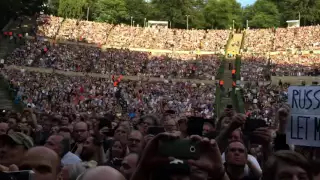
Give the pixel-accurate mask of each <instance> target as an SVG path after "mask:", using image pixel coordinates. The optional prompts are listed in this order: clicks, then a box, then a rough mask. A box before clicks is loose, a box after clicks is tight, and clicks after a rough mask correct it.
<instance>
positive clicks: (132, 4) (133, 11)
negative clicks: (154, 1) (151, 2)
mask: <svg viewBox="0 0 320 180" xmlns="http://www.w3.org/2000/svg"><path fill="white" fill-rule="evenodd" d="M125 4H126V9H127V13H128V15H129V16H132V17H133V18H134V21H135V22H136V24H140V25H141V26H143V25H144V18H146V20H147V16H148V8H147V2H146V1H145V0H125ZM130 20H131V19H128V20H127V22H126V23H127V24H130V23H131V22H130Z"/></svg>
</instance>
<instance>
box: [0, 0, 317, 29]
mask: <svg viewBox="0 0 320 180" xmlns="http://www.w3.org/2000/svg"><path fill="white" fill-rule="evenodd" d="M8 1H9V3H7V1H6V3H4V2H3V1H0V4H1V5H2V6H1V7H0V8H2V9H3V11H1V13H2V15H3V16H2V17H3V19H7V18H8V17H10V16H12V15H13V14H15V13H16V12H22V13H27V14H28V13H29V14H30V13H33V12H35V11H37V10H39V8H40V7H41V5H43V4H46V6H44V7H47V8H46V9H45V11H47V12H46V13H48V14H52V15H56V16H62V17H68V18H75V19H87V16H88V19H89V20H91V21H99V22H108V23H113V24H120V23H125V24H131V17H132V20H134V21H135V25H140V26H143V25H144V21H145V20H161V21H169V22H170V24H171V27H172V28H186V24H187V17H188V23H189V28H196V29H228V28H230V27H232V26H233V23H234V26H235V27H236V28H244V27H245V26H246V23H247V21H248V24H249V26H250V27H251V28H270V27H279V26H286V21H287V20H294V19H298V18H299V13H300V17H301V25H304V26H307V25H316V24H319V22H320V0H281V1H280V0H257V1H256V2H255V3H254V4H253V5H251V6H247V7H241V5H240V3H238V2H237V1H236V0H170V1H168V0H8ZM44 1H45V2H44ZM42 8H43V6H42ZM8 10H9V11H8Z"/></svg>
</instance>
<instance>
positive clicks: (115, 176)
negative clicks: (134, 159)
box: [80, 166, 125, 180]
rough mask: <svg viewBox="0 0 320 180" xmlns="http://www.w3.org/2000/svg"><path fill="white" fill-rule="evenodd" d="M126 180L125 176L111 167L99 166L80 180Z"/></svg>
mask: <svg viewBox="0 0 320 180" xmlns="http://www.w3.org/2000/svg"><path fill="white" fill-rule="evenodd" d="M91 179H94V180H125V178H124V176H123V175H122V174H121V173H120V172H119V171H117V170H116V169H114V168H112V167H109V166H98V167H96V168H92V169H89V170H88V171H87V172H85V173H84V174H83V176H82V177H81V178H80V180H91Z"/></svg>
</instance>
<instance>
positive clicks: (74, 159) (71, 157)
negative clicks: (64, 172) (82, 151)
mask: <svg viewBox="0 0 320 180" xmlns="http://www.w3.org/2000/svg"><path fill="white" fill-rule="evenodd" d="M80 162H81V159H80V158H79V157H78V156H77V155H75V154H73V153H72V152H70V151H69V152H68V153H67V154H65V155H64V156H63V157H62V158H61V164H62V165H63V166H65V165H70V164H77V163H80Z"/></svg>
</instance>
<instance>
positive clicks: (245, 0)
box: [237, 0, 256, 6]
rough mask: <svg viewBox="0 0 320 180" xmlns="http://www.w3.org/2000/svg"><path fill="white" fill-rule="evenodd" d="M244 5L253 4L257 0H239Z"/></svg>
mask: <svg viewBox="0 0 320 180" xmlns="http://www.w3.org/2000/svg"><path fill="white" fill-rule="evenodd" d="M237 1H238V2H240V3H241V5H242V6H246V5H250V4H253V3H254V2H255V1H256V0H237Z"/></svg>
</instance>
